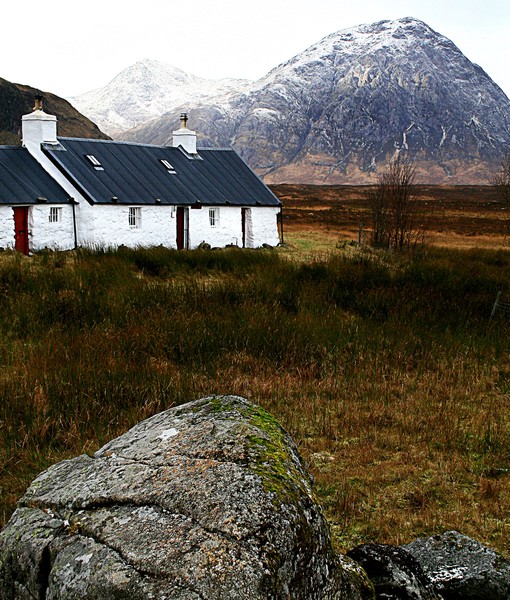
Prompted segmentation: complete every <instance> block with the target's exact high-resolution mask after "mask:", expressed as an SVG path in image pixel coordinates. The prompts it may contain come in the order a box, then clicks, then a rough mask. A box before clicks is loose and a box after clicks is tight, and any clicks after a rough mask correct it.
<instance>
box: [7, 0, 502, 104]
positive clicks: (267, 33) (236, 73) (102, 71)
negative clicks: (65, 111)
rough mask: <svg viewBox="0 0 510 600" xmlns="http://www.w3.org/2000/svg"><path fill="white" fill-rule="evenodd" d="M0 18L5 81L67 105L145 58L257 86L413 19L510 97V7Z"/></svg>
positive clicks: (44, 10)
mask: <svg viewBox="0 0 510 600" xmlns="http://www.w3.org/2000/svg"><path fill="white" fill-rule="evenodd" d="M0 14H1V16H2V18H1V21H2V34H1V36H0V57H1V59H0V64H1V69H0V77H3V78H4V79H7V80H9V81H14V82H17V83H24V84H28V85H32V86H34V87H38V88H41V89H42V90H43V91H50V92H54V93H56V94H58V95H60V96H64V97H70V96H73V95H79V94H81V93H84V92H87V91H89V90H91V89H94V88H97V87H102V86H104V85H106V84H107V83H108V82H109V81H110V80H111V79H113V77H114V76H115V75H117V74H118V73H119V72H120V71H122V70H123V69H124V68H126V67H128V66H130V65H131V64H133V63H135V62H136V61H138V60H141V59H143V58H152V59H155V60H159V61H161V62H164V63H167V64H170V65H173V66H175V67H179V68H180V69H183V70H185V71H188V72H190V73H193V74H195V75H200V76H203V77H210V78H220V77H241V78H248V79H258V78H259V77H262V76H263V75H265V74H266V73H267V72H268V71H269V70H270V69H272V68H273V67H275V66H276V65H278V64H280V63H281V62H284V61H286V60H288V59H289V58H291V57H292V56H294V55H295V54H298V53H299V52H301V51H302V50H304V49H305V48H307V47H308V46H310V45H312V44H313V43H314V42H317V41H319V40H320V39H321V38H323V37H324V36H326V35H328V34H330V33H333V32H334V31H338V30H340V29H345V28H347V27H352V26H355V25H359V24H361V23H372V22H375V21H380V20H382V19H397V18H400V17H407V16H412V17H416V18H418V19H421V20H423V21H425V22H426V23H427V24H428V25H430V26H431V27H432V28H433V29H435V30H436V31H438V32H439V33H442V34H443V35H446V36H447V37H449V38H450V39H451V40H452V41H453V42H454V43H455V44H456V45H457V46H458V47H459V48H460V49H461V50H462V52H464V54H465V55H466V56H467V57H468V58H469V59H470V60H472V61H473V62H476V63H477V64H479V65H480V66H481V67H482V68H483V69H484V70H485V71H486V72H487V73H488V74H489V75H490V76H491V77H492V78H493V79H494V81H495V82H496V83H497V84H498V85H499V86H500V87H502V88H503V90H504V91H505V92H506V94H507V95H508V96H510V67H509V65H508V62H509V57H510V2H509V0H346V1H342V0H255V1H250V0H247V1H244V2H243V1H242V0H193V1H192V2H186V1H183V2H176V1H175V0H142V1H138V2H128V1H127V0H122V1H121V0H88V1H87V2H72V1H70V0H49V1H48V2H40V0H39V1H37V2H36V1H35V0H22V1H21V0H17V1H6V2H4V3H3V4H2V10H1V13H0Z"/></svg>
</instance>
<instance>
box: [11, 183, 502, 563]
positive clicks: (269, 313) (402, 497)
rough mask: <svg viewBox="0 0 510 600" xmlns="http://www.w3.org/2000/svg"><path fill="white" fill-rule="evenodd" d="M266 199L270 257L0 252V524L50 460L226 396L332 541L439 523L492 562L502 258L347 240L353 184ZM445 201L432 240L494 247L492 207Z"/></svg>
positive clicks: (353, 211)
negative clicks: (286, 452) (301, 467)
mask: <svg viewBox="0 0 510 600" xmlns="http://www.w3.org/2000/svg"><path fill="white" fill-rule="evenodd" d="M277 191H278V190H277ZM279 191H281V190H279ZM323 191H324V194H323V193H322V192H323ZM485 191H486V190H482V192H485ZM284 192H285V193H284V194H283V195H287V196H288V197H289V200H288V208H286V211H288V215H289V217H288V219H287V220H286V222H285V231H286V236H287V239H288V241H290V245H289V246H287V247H284V248H280V249H278V250H277V251H275V252H273V253H271V252H269V253H259V252H254V253H253V254H250V253H249V252H248V253H235V252H234V253H230V252H223V253H222V252H210V253H206V252H203V253H201V252H198V253H193V252H191V253H171V252H167V251H163V250H161V249H154V250H153V251H152V252H149V251H147V252H145V253H144V252H133V253H129V252H123V253H120V255H117V254H116V253H107V252H106V253H105V254H104V255H102V254H101V253H99V254H98V255H97V256H94V255H91V256H88V255H87V254H85V255H83V256H82V255H77V256H74V255H72V254H69V255H66V256H67V259H66V260H63V258H62V256H59V255H48V256H47V255H41V256H36V257H34V258H33V259H30V260H29V259H26V260H25V259H24V258H23V259H21V258H19V257H15V256H13V255H10V254H4V255H2V256H1V257H0V288H1V289H0V291H1V292H2V293H3V294H4V299H5V301H4V307H3V308H4V310H3V317H2V318H0V328H1V331H0V333H1V336H0V358H1V360H2V370H1V371H0V393H1V395H2V404H1V405H0V465H1V468H0V488H1V494H0V498H1V505H0V512H1V516H2V521H3V523H5V520H6V519H7V518H9V516H10V514H11V512H12V510H13V508H14V505H15V501H16V500H17V499H18V498H19V497H20V496H21V495H22V493H23V492H24V490H25V489H26V486H27V485H28V484H29V482H30V481H31V480H32V479H33V478H34V477H35V475H36V474H37V473H38V472H40V471H41V470H42V469H43V468H46V467H47V466H49V465H50V464H52V463H54V462H56V461H57V460H61V459H63V458H67V457H70V456H74V455H76V454H79V453H82V452H93V451H95V450H96V449H97V448H98V447H100V446H101V445H102V444H103V443H105V442H106V441H107V440H108V439H110V438H112V437H114V436H115V435H118V434H120V433H122V432H124V431H126V430H127V429H128V428H129V427H130V426H132V425H134V424H135V423H136V422H138V421H140V420H142V419H144V418H146V417H148V416H150V415H152V414H154V413H155V412H158V411H160V410H163V409H165V408H168V407H170V406H172V405H174V404H176V403H180V402H184V401H187V400H191V399H193V398H198V397H201V396H204V395H207V394H211V393H234V394H239V395H242V396H245V397H247V398H249V399H251V400H252V401H254V402H257V403H259V404H261V405H262V406H264V407H265V408H266V409H268V410H269V411H270V412H272V413H273V414H274V415H275V416H276V417H277V418H278V419H280V420H281V422H282V423H283V425H284V426H285V427H286V428H287V429H288V430H289V431H290V433H291V434H292V435H293V437H294V439H295V440H296V442H297V444H298V446H299V448H300V451H301V453H302V455H303V457H304V458H305V460H306V461H307V462H308V464H309V466H310V470H311V472H312V474H313V475H314V478H315V481H316V492H317V495H318V498H319V500H320V501H321V503H322V504H323V506H324V508H325V511H326V514H327V516H328V518H329V520H330V522H331V524H332V530H333V534H334V539H335V543H336V544H337V547H338V548H340V549H342V550H347V549H349V548H351V547H353V546H354V545H356V544H358V543H361V542H368V541H374V542H386V543H403V542H408V541H410V540H411V539H413V538H415V537H417V536H419V535H430V534H433V533H437V532H440V531H443V530H446V529H458V530H459V531H461V532H463V533H465V534H467V535H471V536H473V537H474V538H476V539H479V540H480V541H481V542H483V543H486V544H488V545H490V546H492V547H494V548H496V549H497V550H499V551H501V552H503V553H505V554H506V555H510V545H509V541H508V540H509V539H510V537H509V528H510V508H509V507H510V410H509V409H510V355H509V345H508V336H509V334H510V322H509V321H507V320H506V319H501V318H500V319H498V320H497V321H495V322H494V323H490V322H489V320H488V318H487V317H488V314H489V313H490V309H491V306H492V302H493V300H494V297H495V293H496V291H497V290H498V289H502V290H503V291H504V293H505V295H506V297H508V298H510V255H509V252H508V251H507V250H506V249H504V250H500V251H496V250H491V251H487V250H472V249H466V250H462V251H461V250H455V249H453V250H452V249H448V250H445V249H439V250H438V249H436V248H434V247H432V246H431V247H429V248H428V250H427V253H426V255H425V256H424V257H422V258H420V260H419V261H417V262H415V263H412V262H409V261H407V260H405V259H402V258H400V257H398V256H388V255H385V254H383V253H381V252H375V251H371V250H370V249H367V248H358V247H357V246H356V245H355V244H350V243H349V242H350V241H352V240H354V239H356V236H357V227H358V222H359V221H358V219H359V216H360V215H362V214H364V213H363V210H364V208H363V201H362V194H361V192H362V190H361V191H360V189H359V188H353V189H352V190H351V191H350V192H349V194H350V196H349V197H347V196H348V195H346V197H345V198H343V199H342V203H344V204H345V205H346V206H347V205H348V208H342V209H340V208H338V206H337V205H336V204H335V202H337V195H338V194H339V193H344V192H345V190H340V191H339V190H336V189H333V188H326V189H325V190H320V189H319V190H318V189H315V188H313V189H310V190H308V188H307V189H306V190H304V192H303V194H304V197H303V198H302V199H300V197H299V190H298V189H297V188H292V190H291V189H290V188H289V186H287V187H286V188H285V190H284ZM454 192H455V193H454ZM431 193H432V192H431ZM451 194H452V196H448V197H449V198H450V199H451V205H450V206H449V207H448V210H447V211H445V213H444V214H445V215H447V217H445V218H446V220H442V221H439V220H437V221H435V222H436V226H435V227H436V230H437V231H436V230H434V231H432V230H431V232H430V233H431V235H432V234H434V235H443V236H444V238H443V239H444V240H446V241H447V242H449V243H451V242H452V240H455V243H456V244H457V241H456V240H457V239H458V240H460V241H461V242H462V243H464V242H465V247H466V248H467V247H468V246H473V245H475V244H474V242H475V241H476V240H478V241H480V240H483V239H484V236H485V237H487V238H488V239H489V240H492V241H493V242H494V244H493V245H494V247H495V246H497V245H501V246H502V247H503V248H506V246H505V239H504V233H501V232H500V233H498V227H499V226H500V225H501V224H504V218H503V217H502V216H501V212H502V211H499V212H498V211H497V210H496V209H495V208H494V206H493V205H492V204H491V205H490V206H489V207H487V206H485V205H484V202H486V200H485V196H483V198H482V199H483V201H482V200H480V199H478V200H477V199H476V198H475V197H469V198H471V199H470V200H469V198H468V200H469V204H468V201H467V200H465V199H464V196H463V195H462V194H461V193H460V192H459V191H458V190H453V191H452V192H451ZM473 194H474V192H473ZM312 195H313V197H314V198H315V197H316V198H317V202H318V203H319V205H320V206H321V207H325V206H330V207H331V208H330V209H326V210H324V209H321V210H319V211H317V210H314V200H313V199H312ZM328 198H329V200H328ZM349 198H351V200H349ZM455 198H457V201H455ZM461 200H462V204H460V201H461ZM456 202H458V204H456ZM477 202H478V205H479V206H480V211H481V214H483V215H485V217H484V218H485V219H488V220H489V221H490V222H491V223H492V225H491V227H492V229H491V230H490V231H489V233H488V234H485V233H484V232H483V231H480V230H475V229H474V227H475V224H476V223H478V222H479V221H477V218H476V215H477V211H476V210H475V209H473V206H476V205H477ZM487 202H488V200H487ZM465 204H466V205H468V206H470V207H471V209H470V210H466V213H465V218H464V216H463V214H464V213H463V210H464V209H462V208H461V206H464V205H465ZM293 206H295V207H296V208H293ZM293 211H294V212H293ZM349 211H350V212H349ZM310 213H313V214H310ZM346 214H347V215H350V217H349V218H347V217H346V216H345V215H346ZM454 217H455V218H454ZM450 219H451V223H452V224H451V225H450ZM439 225H441V227H443V229H444V231H442V232H441V231H439ZM471 233H473V235H471ZM482 234H483V236H482ZM89 291H93V293H89ZM0 316H2V315H0Z"/></svg>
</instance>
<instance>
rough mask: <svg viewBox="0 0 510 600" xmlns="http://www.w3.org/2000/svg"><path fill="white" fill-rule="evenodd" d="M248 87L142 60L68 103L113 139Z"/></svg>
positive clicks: (231, 81) (245, 82)
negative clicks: (185, 107) (181, 109)
mask: <svg viewBox="0 0 510 600" xmlns="http://www.w3.org/2000/svg"><path fill="white" fill-rule="evenodd" d="M248 83H250V82H249V81H247V80H239V79H218V80H213V79H204V78H202V77H197V76H195V75H191V74H190V73H186V72H184V71H182V70H181V69H177V68H175V67H172V66H170V65H165V64H163V63H160V62H158V61H156V60H149V59H145V60H141V61H139V62H137V63H135V64H134V65H132V66H131V67H128V68H127V69H125V70H124V71H122V72H121V73H119V75H117V77H115V78H114V79H113V80H112V81H111V82H110V83H109V84H108V85H106V86H105V87H103V88H100V89H97V90H93V91H91V92H87V93H86V94H83V95H81V96H77V97H75V98H70V101H71V103H72V104H73V105H74V106H75V107H76V108H77V109H78V110H79V111H80V112H83V113H84V114H86V115H88V116H89V117H90V118H91V119H92V120H93V121H94V122H95V123H97V124H98V125H99V127H101V129H103V130H104V131H106V132H107V133H108V134H110V135H113V136H114V135H115V134H118V133H119V132H122V131H125V130H126V129H130V128H132V127H136V126H137V125H140V124H141V123H146V122H147V121H150V120H151V119H154V118H156V117H160V116H161V115H163V114H164V113H166V112H168V111H169V110H172V109H174V108H175V107H176V106H179V105H181V104H183V103H188V104H189V105H190V106H191V105H195V104H203V103H206V102H209V101H210V100H211V99H212V98H217V97H218V96H222V95H224V94H226V93H229V92H233V91H237V90H238V89H239V88H242V87H244V86H245V85H246V84H248Z"/></svg>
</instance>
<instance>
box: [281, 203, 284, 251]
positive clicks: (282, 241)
mask: <svg viewBox="0 0 510 600" xmlns="http://www.w3.org/2000/svg"><path fill="white" fill-rule="evenodd" d="M283 243H284V240H283V204H282V205H280V244H283Z"/></svg>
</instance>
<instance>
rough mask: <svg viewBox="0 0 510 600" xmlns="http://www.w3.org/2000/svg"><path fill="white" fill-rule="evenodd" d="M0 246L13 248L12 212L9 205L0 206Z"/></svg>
mask: <svg viewBox="0 0 510 600" xmlns="http://www.w3.org/2000/svg"><path fill="white" fill-rule="evenodd" d="M0 248H3V249H7V248H14V213H13V211H12V207H11V206H0Z"/></svg>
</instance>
